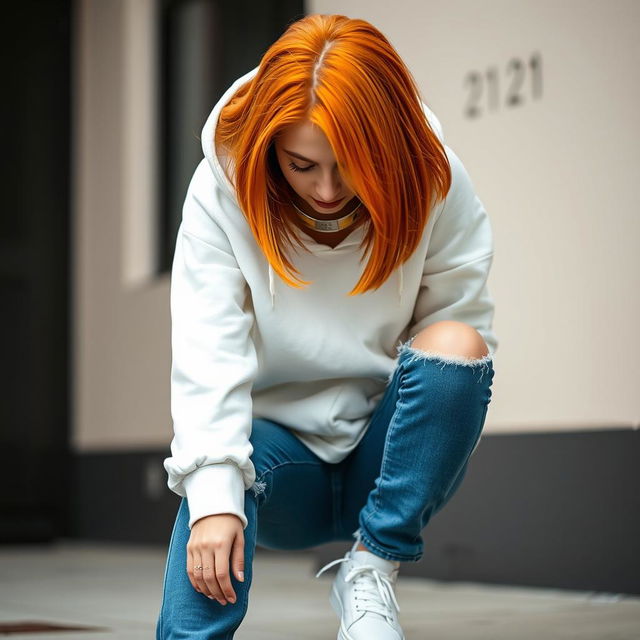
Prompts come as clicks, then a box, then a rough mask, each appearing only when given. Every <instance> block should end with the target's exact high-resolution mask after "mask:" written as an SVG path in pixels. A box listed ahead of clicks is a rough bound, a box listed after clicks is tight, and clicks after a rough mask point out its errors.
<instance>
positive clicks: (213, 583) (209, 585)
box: [202, 553, 227, 605]
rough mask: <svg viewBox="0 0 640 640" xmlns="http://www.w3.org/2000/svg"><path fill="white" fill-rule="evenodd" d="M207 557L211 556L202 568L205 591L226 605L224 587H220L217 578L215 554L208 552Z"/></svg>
mask: <svg viewBox="0 0 640 640" xmlns="http://www.w3.org/2000/svg"><path fill="white" fill-rule="evenodd" d="M205 557H207V558H209V560H207V563H206V564H204V567H203V570H202V582H203V584H204V590H205V593H206V594H207V595H209V596H210V597H211V598H215V599H216V600H217V601H218V602H219V603H220V604H221V605H226V604H227V601H226V600H225V597H224V594H223V593H222V589H221V588H220V585H219V584H218V581H217V580H216V572H215V566H216V565H215V559H214V557H213V554H210V553H207V555H206V556H205Z"/></svg>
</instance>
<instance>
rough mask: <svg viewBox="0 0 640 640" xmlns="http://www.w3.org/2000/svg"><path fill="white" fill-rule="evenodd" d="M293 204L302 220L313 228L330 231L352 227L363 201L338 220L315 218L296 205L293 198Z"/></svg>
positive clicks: (358, 215)
mask: <svg viewBox="0 0 640 640" xmlns="http://www.w3.org/2000/svg"><path fill="white" fill-rule="evenodd" d="M291 204H292V205H293V206H294V207H295V208H296V209H297V211H298V213H299V214H300V216H301V219H302V222H304V223H305V224H306V225H307V226H308V227H310V228H311V229H315V230H316V231H322V232H326V233H330V232H332V231H342V230H343V229H346V228H347V227H350V226H351V225H352V224H354V223H355V222H356V220H358V219H359V218H360V211H358V209H359V208H360V205H361V204H362V202H358V204H357V205H356V206H355V207H354V208H353V209H352V210H351V212H350V213H348V214H347V215H346V216H343V217H342V218H338V219H337V220H322V219H318V218H313V217H312V216H310V215H307V214H306V213H305V212H304V211H302V210H301V209H300V208H299V207H297V206H296V203H295V202H294V201H293V200H291Z"/></svg>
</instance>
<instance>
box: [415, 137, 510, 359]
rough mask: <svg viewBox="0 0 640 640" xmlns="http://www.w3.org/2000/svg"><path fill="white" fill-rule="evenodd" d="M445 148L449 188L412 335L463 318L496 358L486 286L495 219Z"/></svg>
mask: <svg viewBox="0 0 640 640" xmlns="http://www.w3.org/2000/svg"><path fill="white" fill-rule="evenodd" d="M445 149H446V152H447V156H448V158H449V163H450V165H451V174H452V181H451V187H450V189H449V192H448V194H447V196H446V198H445V202H444V204H443V206H442V208H441V209H440V215H439V217H438V218H437V219H436V221H435V223H434V227H433V232H432V235H431V238H430V243H429V247H428V250H427V256H426V259H425V262H424V267H423V273H422V281H421V286H420V291H419V293H418V298H417V301H416V305H415V308H414V313H413V318H412V324H411V326H410V332H409V335H410V336H414V335H416V334H417V333H418V332H419V331H421V330H422V329H424V328H425V327H427V326H428V325H430V324H433V323H435V322H439V321H440V320H457V321H459V322H465V323H466V324H469V325H471V326H472V327H473V328H474V329H476V330H477V331H478V333H480V335H481V336H482V338H483V339H484V341H485V342H486V343H487V347H488V349H489V354H490V355H491V356H492V357H493V355H494V353H495V350H496V349H497V347H498V341H497V339H496V337H495V335H494V333H493V329H492V323H493V315H494V303H493V299H492V298H491V295H490V294H489V290H488V286H487V278H488V276H489V271H490V269H491V263H492V260H493V252H494V246H493V234H492V229H491V223H490V221H489V217H488V215H487V212H486V211H485V208H484V206H483V204H482V202H481V201H480V199H479V198H478V196H477V195H476V193H475V190H474V187H473V183H472V182H471V179H470V177H469V174H468V173H467V170H466V169H465V167H464V165H463V164H462V162H461V160H460V158H459V157H458V156H457V155H456V154H455V153H454V152H453V151H452V149H451V148H450V147H449V146H447V145H445Z"/></svg>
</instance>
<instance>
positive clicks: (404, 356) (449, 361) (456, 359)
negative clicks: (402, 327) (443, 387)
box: [398, 336, 493, 382]
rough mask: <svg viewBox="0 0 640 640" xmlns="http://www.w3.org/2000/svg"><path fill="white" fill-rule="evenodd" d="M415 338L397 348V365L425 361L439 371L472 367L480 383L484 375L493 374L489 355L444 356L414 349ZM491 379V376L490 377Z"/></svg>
mask: <svg viewBox="0 0 640 640" xmlns="http://www.w3.org/2000/svg"><path fill="white" fill-rule="evenodd" d="M415 337H416V336H413V337H412V338H411V339H410V340H408V341H407V342H405V343H404V344H403V345H401V346H400V347H398V356H399V364H400V363H402V364H404V365H405V366H408V365H410V364H413V363H414V362H422V363H423V364H426V362H427V361H431V362H433V363H434V364H436V365H437V366H439V367H440V369H444V368H445V367H446V366H448V365H453V366H454V367H456V368H457V367H458V366H463V367H472V368H477V369H478V371H479V372H480V378H479V379H478V382H481V381H482V378H483V376H484V374H485V373H490V372H493V358H492V356H491V354H490V353H488V354H487V355H485V356H482V357H481V358H469V357H467V356H461V355H457V354H446V353H440V352H438V351H430V350H423V349H416V348H414V347H412V346H411V344H412V343H413V340H414V339H415ZM491 377H492V378H493V376H491Z"/></svg>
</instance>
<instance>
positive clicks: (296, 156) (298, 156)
mask: <svg viewBox="0 0 640 640" xmlns="http://www.w3.org/2000/svg"><path fill="white" fill-rule="evenodd" d="M283 151H284V152H285V153H288V154H289V155H290V156H293V157H294V158H298V159H299V160H304V161H305V162H310V163H311V164H318V163H317V162H316V161H315V160H309V158H305V157H304V156H301V155H300V154H299V153H295V152H294V151H289V150H288V149H283ZM336 164H338V163H337V162H336Z"/></svg>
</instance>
